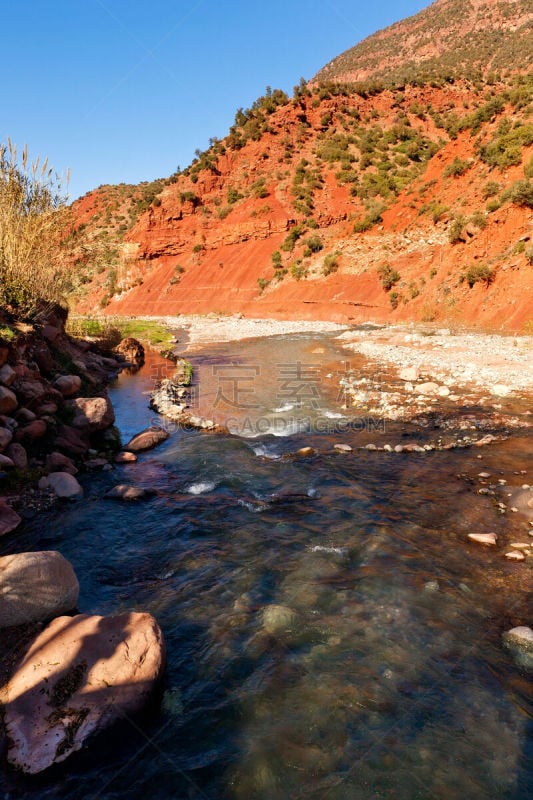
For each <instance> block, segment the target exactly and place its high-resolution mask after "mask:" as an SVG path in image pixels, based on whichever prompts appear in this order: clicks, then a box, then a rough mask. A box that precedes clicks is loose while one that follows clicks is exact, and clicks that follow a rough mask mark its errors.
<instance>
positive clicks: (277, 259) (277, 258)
mask: <svg viewBox="0 0 533 800" xmlns="http://www.w3.org/2000/svg"><path fill="white" fill-rule="evenodd" d="M272 266H273V267H274V269H280V268H281V253H280V252H279V250H274V252H273V253H272Z"/></svg>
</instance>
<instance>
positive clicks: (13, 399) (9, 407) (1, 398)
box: [0, 386, 18, 415]
mask: <svg viewBox="0 0 533 800" xmlns="http://www.w3.org/2000/svg"><path fill="white" fill-rule="evenodd" d="M17 406H18V400H17V396H16V394H15V393H14V392H12V391H11V389H8V388H7V386H0V414H8V415H9V414H11V412H12V411H14V410H15V409H16V407H17Z"/></svg>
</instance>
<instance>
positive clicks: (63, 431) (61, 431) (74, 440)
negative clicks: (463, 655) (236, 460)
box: [54, 425, 89, 456]
mask: <svg viewBox="0 0 533 800" xmlns="http://www.w3.org/2000/svg"><path fill="white" fill-rule="evenodd" d="M54 447H57V449H58V450H64V451H65V452H66V453H70V454H71V455H73V456H82V455H84V454H85V453H86V452H87V450H88V449H89V440H88V437H87V436H86V435H84V434H83V433H82V432H81V431H78V430H76V429H75V428H72V427H71V426H70V425H60V427H59V428H58V431H57V437H56V439H55V440H54Z"/></svg>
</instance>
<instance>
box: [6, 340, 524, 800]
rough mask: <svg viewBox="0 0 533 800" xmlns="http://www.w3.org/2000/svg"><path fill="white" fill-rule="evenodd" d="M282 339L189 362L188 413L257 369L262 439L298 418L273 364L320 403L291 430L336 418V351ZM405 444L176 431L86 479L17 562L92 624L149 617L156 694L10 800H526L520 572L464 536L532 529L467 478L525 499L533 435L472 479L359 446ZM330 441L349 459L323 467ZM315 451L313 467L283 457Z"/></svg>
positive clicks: (327, 432)
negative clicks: (68, 569)
mask: <svg viewBox="0 0 533 800" xmlns="http://www.w3.org/2000/svg"><path fill="white" fill-rule="evenodd" d="M282 341H283V348H282V350H281V352H282V360H280V359H279V353H280V345H279V344H277V345H276V348H275V350H274V348H273V345H272V341H263V342H261V341H257V342H253V343H252V342H250V343H246V345H242V344H233V345H225V346H224V347H219V348H216V351H215V352H211V353H210V354H209V356H206V355H202V354H199V355H198V357H197V358H196V359H194V360H195V362H196V366H197V368H198V369H199V370H205V371H206V372H207V375H206V376H204V377H202V376H201V381H200V384H201V387H203V394H200V404H202V403H203V404H204V405H203V406H202V405H201V409H203V408H205V410H206V411H207V409H208V408H212V407H213V403H214V399H216V392H217V391H218V389H219V388H220V382H219V381H218V379H217V375H216V373H214V372H213V369H212V367H213V366H216V365H217V364H218V365H225V364H233V363H239V364H241V365H243V364H244V365H245V366H247V367H249V366H250V365H251V366H254V365H260V366H261V370H260V374H259V375H258V376H256V378H254V382H253V384H250V383H249V384H242V385H246V386H247V388H253V389H254V392H253V395H252V394H248V395H246V397H247V398H248V400H249V401H250V402H251V400H252V399H253V402H254V403H257V407H256V408H255V409H253V413H254V414H255V415H256V416H254V417H253V418H254V419H260V418H262V417H266V418H267V419H273V418H275V416H276V415H284V414H287V415H293V416H294V413H295V411H298V413H300V410H299V409H293V408H291V409H288V408H284V409H283V403H282V402H281V400H280V395H279V386H280V382H279V380H278V379H279V378H280V377H283V376H280V375H279V370H278V366H277V365H278V364H279V363H291V364H294V363H298V362H300V363H303V364H305V363H308V362H309V360H310V359H311V358H313V359H314V363H315V364H317V366H318V367H319V375H320V381H319V382H318V383H314V384H312V385H314V386H318V388H319V390H320V397H319V398H317V395H316V392H314V390H312V391H309V389H307V391H308V394H307V396H306V397H305V398H303V401H302V406H301V413H302V414H306V415H308V416H309V415H311V418H312V420H317V419H319V418H322V417H324V418H325V419H328V418H327V417H325V414H326V412H329V413H330V414H337V413H339V414H340V413H342V412H341V411H340V410H339V405H338V402H337V401H338V398H337V394H336V388H337V387H336V384H335V380H334V379H333V378H331V379H328V378H326V377H325V376H326V375H329V374H331V375H335V374H336V372H338V371H339V370H340V369H341V368H342V359H343V356H342V354H340V353H338V352H336V351H335V349H334V347H333V345H332V344H331V343H330V340H329V339H328V338H327V337H322V338H320V340H319V346H320V349H322V350H323V353H321V354H320V355H319V356H318V354H314V355H311V351H312V350H313V349H314V348H316V347H317V341H316V340H315V341H311V340H310V339H309V338H307V337H289V338H286V339H284V340H282ZM213 350H215V349H213ZM273 353H275V354H276V355H275V356H274V359H273ZM273 360H274V361H275V363H274V365H273ZM309 363H310V362H309ZM151 368H152V369H155V368H156V366H154V365H152V367H150V366H149V367H148V370H147V372H145V373H141V374H140V375H138V376H132V377H130V378H127V379H126V380H125V381H124V382H123V383H121V384H119V386H118V387H117V389H116V390H115V392H114V398H113V399H114V402H115V405H116V408H117V416H118V420H119V423H120V425H121V427H122V429H123V431H124V438H125V439H126V438H128V437H129V436H130V435H131V434H132V433H134V432H135V431H136V430H138V429H140V428H142V427H143V426H144V425H145V424H146V423H147V422H149V421H150V418H151V412H149V411H147V409H146V404H147V397H146V395H144V394H142V392H145V391H147V390H148V388H147V374H149V370H150V369H151ZM227 374H228V373H226V375H227ZM337 378H338V375H337ZM337 383H338V380H337ZM228 387H229V388H228ZM231 391H232V385H231V384H229V383H228V382H227V381H226V383H225V384H224V392H225V393H226V395H228V392H229V393H230V394H229V398H230V399H231ZM281 399H282V398H281ZM300 399H301V398H300ZM315 400H318V402H316V403H315V402H314V401H315ZM284 402H285V405H289V404H290V403H289V401H288V400H287V399H285V401H284ZM280 409H282V410H280ZM236 412H237V415H240V416H238V419H239V420H240V419H242V415H243V414H244V415H245V416H249V414H250V413H251V410H250V409H237V410H236ZM224 413H225V411H224ZM296 419H299V417H298V416H297V417H296ZM330 424H331V419H330ZM334 424H335V420H333V425H334ZM405 435H408V436H412V437H414V438H415V439H416V440H418V439H419V438H420V436H422V435H428V436H429V435H430V434H429V433H427V434H421V433H420V432H418V431H413V430H412V429H410V428H409V427H408V426H399V425H387V426H386V429H385V430H384V431H379V430H374V431H372V432H371V433H369V431H368V430H363V431H361V430H358V429H357V427H355V428H351V429H347V430H344V431H343V432H342V433H341V432H340V429H339V430H337V431H336V430H335V428H334V427H330V428H327V427H326V428H324V429H318V426H316V425H311V427H310V430H309V431H308V432H301V433H297V434H294V435H291V436H284V437H281V436H280V437H276V436H272V435H266V436H255V437H254V438H247V437H246V436H218V435H217V436H214V435H208V434H199V433H196V432H191V431H177V432H176V433H175V434H174V435H173V436H172V437H171V438H170V439H169V440H168V442H167V443H166V444H165V445H164V446H163V447H161V448H159V449H158V450H157V451H154V452H152V453H148V454H145V455H144V456H142V457H141V458H140V460H139V461H138V463H136V464H133V465H131V466H127V467H117V468H116V469H115V470H114V471H113V473H112V474H109V473H104V474H101V475H99V476H97V477H96V478H91V482H90V483H89V484H88V485H87V497H86V501H84V502H83V503H78V504H72V505H69V506H67V507H66V509H65V510H64V511H62V512H61V514H59V513H58V512H55V513H53V514H51V515H50V516H49V517H48V518H47V519H46V520H45V522H44V524H43V522H42V521H41V520H40V521H39V523H38V524H37V523H36V524H35V525H33V526H31V525H30V526H28V528H27V529H26V530H25V532H24V533H23V534H22V535H21V536H20V537H19V539H18V540H17V546H19V547H20V548H24V547H29V548H34V549H52V548H57V549H59V550H61V552H62V553H64V555H65V556H66V557H67V558H69V559H70V560H71V561H72V563H73V564H74V566H75V568H76V571H77V573H78V575H79V576H80V583H81V597H80V608H81V609H82V610H83V611H89V612H99V613H112V612H115V611H119V610H122V609H126V608H131V609H146V610H149V611H151V612H152V613H153V614H155V616H156V617H157V619H158V620H159V622H160V624H161V626H162V628H163V631H164V634H165V638H166V641H167V644H168V652H169V663H168V677H167V683H166V686H165V695H164V698H163V702H162V705H161V707H157V708H155V709H154V710H153V713H152V714H151V716H149V718H148V719H144V720H142V721H140V722H139V723H137V724H138V727H137V728H135V727H133V726H132V725H131V724H126V725H125V726H124V729H123V730H122V732H121V735H120V736H119V737H117V736H113V737H107V738H106V737H103V738H102V739H101V740H100V742H99V743H97V744H96V748H95V750H92V751H91V752H90V753H88V754H86V755H85V756H83V757H81V758H76V759H74V760H72V761H71V762H70V764H67V765H66V766H65V767H64V768H63V769H62V770H58V772H57V773H56V774H54V775H51V776H47V777H45V778H41V779H39V780H38V781H32V782H29V781H22V780H20V779H18V778H17V777H16V776H14V775H12V774H9V775H4V776H3V777H2V778H1V779H0V789H2V790H3V791H4V793H5V794H6V796H7V797H9V798H13V799H14V798H50V799H52V798H54V799H55V798H69V799H70V798H72V800H74V798H76V800H77V799H78V798H79V797H83V798H102V800H103V799H104V798H105V799H106V800H107V799H108V798H109V800H110V799H111V798H122V797H127V798H143V800H144V798H145V797H146V796H149V797H150V798H158V799H159V798H161V800H163V798H180V799H181V798H209V800H214V799H215V798H216V799H217V800H219V799H220V798H227V799H228V800H230V799H231V800H253V799H255V798H257V800H277V798H280V800H281V799H283V800H285V799H286V798H289V797H290V798H302V800H303V799H304V798H305V799H306V800H308V799H309V798H311V799H312V800H314V799H315V798H316V800H319V799H320V800H322V798H328V800H359V798H360V799H361V800H363V799H364V800H369V798H371V799H373V798H394V800H396V798H398V800H414V799H415V798H420V800H429V799H430V798H437V799H438V800H441V799H442V800H448V798H461V800H462V798H469V800H489V798H490V800H493V798H508V800H511V798H512V800H518V799H519V798H520V800H525V798H527V797H528V796H530V794H528V793H531V786H532V784H531V780H532V775H533V765H532V760H531V756H532V753H531V742H532V731H531V718H532V716H531V715H532V707H533V697H532V690H531V683H530V682H529V681H528V680H527V679H526V677H525V676H524V675H522V674H520V673H519V671H518V670H517V669H516V667H515V666H514V664H513V663H512V661H511V660H510V657H509V655H508V654H507V653H506V652H504V651H503V649H502V647H501V633H502V631H503V630H505V629H506V628H508V627H510V626H512V625H514V624H519V623H520V622H521V623H522V624H527V623H530V622H531V608H530V606H529V605H528V604H529V603H530V583H529V576H530V575H531V572H530V570H529V568H528V567H527V565H526V566H523V565H522V566H521V565H510V564H508V563H506V562H505V561H503V560H502V559H501V557H499V556H497V555H496V554H495V553H494V552H492V551H487V550H482V549H475V548H474V547H472V546H469V545H467V544H465V538H466V533H467V532H468V531H469V530H471V529H472V527H473V526H474V527H475V528H476V529H479V530H484V531H485V530H494V531H496V532H498V533H499V534H500V536H501V537H502V538H505V537H507V536H508V535H509V536H511V535H518V532H519V531H521V530H522V529H524V527H525V525H524V520H523V519H522V518H521V517H520V515H517V514H515V515H502V514H501V513H500V512H499V510H498V507H497V505H496V503H495V501H493V500H492V498H491V497H490V496H485V495H479V494H477V491H476V484H475V479H476V476H477V475H478V473H479V472H480V471H481V466H480V464H481V465H482V467H483V469H484V470H486V471H487V472H490V473H493V474H494V475H496V476H497V477H498V478H500V477H501V478H502V479H503V480H507V481H508V486H509V487H512V486H520V485H521V484H523V483H524V482H527V483H533V464H532V454H531V438H530V437H528V436H527V434H526V433H522V434H521V435H520V436H514V437H513V438H512V439H510V440H509V441H507V442H505V443H502V444H498V445H494V446H493V447H492V448H490V449H488V448H487V449H485V450H484V451H483V460H482V461H480V460H479V458H478V456H479V455H480V453H479V451H476V452H474V450H464V451H455V452H454V451H452V452H435V453H430V454H412V455H405V454H396V453H387V452H368V451H362V450H357V449H355V448H357V446H358V445H359V444H361V443H365V442H367V441H369V436H372V437H374V438H373V439H372V440H373V441H378V438H379V441H380V442H385V441H387V442H389V441H390V442H392V443H393V444H394V443H395V442H397V441H402V437H403V438H405ZM340 442H342V443H346V444H349V445H351V446H352V447H354V450H353V452H350V453H339V452H335V450H334V445H335V444H337V443H340ZM304 446H311V447H313V448H314V449H315V451H316V452H315V454H314V455H312V456H311V457H309V458H306V457H303V456H296V455H294V454H295V453H296V452H297V451H298V449H299V448H302V447H304ZM521 470H522V471H523V470H525V471H526V472H527V475H526V476H524V475H523V474H520V471H521ZM119 482H128V483H133V484H136V485H142V486H146V487H150V488H153V489H155V490H156V491H157V494H156V495H155V496H154V497H153V498H152V499H149V500H146V501H142V502H140V503H138V504H133V505H131V504H123V505H121V504H117V503H112V502H109V501H106V500H105V499H103V496H104V494H105V492H106V490H107V489H108V488H109V487H110V486H111V485H113V484H114V483H119ZM520 535H521V536H524V535H527V534H525V533H523V532H522V533H520Z"/></svg>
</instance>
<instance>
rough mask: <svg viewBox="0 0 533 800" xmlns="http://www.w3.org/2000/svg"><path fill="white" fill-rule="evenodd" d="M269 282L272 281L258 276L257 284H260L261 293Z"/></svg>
mask: <svg viewBox="0 0 533 800" xmlns="http://www.w3.org/2000/svg"><path fill="white" fill-rule="evenodd" d="M269 283H270V281H269V280H267V279H266V278H258V279H257V285H258V286H259V292H260V293H261V294H262V293H263V292H264V291H265V289H266V288H267V286H268V285H269Z"/></svg>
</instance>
